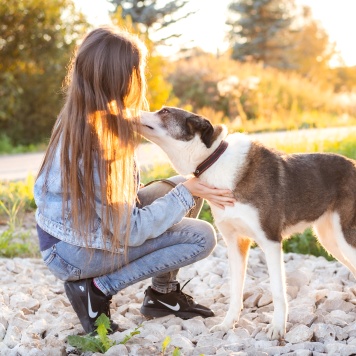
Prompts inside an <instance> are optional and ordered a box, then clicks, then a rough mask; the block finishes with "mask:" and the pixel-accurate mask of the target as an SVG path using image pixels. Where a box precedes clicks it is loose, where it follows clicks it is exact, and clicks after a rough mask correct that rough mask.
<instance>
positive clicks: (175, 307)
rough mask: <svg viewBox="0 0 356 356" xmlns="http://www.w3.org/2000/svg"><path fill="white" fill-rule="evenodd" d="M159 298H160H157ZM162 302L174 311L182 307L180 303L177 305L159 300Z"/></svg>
mask: <svg viewBox="0 0 356 356" xmlns="http://www.w3.org/2000/svg"><path fill="white" fill-rule="evenodd" d="M157 300H158V299H157ZM158 301H159V302H160V303H161V304H163V305H165V306H166V307H167V308H169V309H172V310H174V311H178V310H179V309H180V305H179V304H178V303H177V304H176V305H170V304H166V303H163V302H161V301H160V300H158Z"/></svg>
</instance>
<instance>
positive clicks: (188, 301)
mask: <svg viewBox="0 0 356 356" xmlns="http://www.w3.org/2000/svg"><path fill="white" fill-rule="evenodd" d="M190 281H191V279H188V281H187V282H185V283H184V284H183V286H182V288H180V284H179V283H178V285H177V293H178V295H180V296H181V297H184V299H185V300H186V301H187V303H188V304H189V305H191V304H194V300H193V297H192V296H190V295H189V294H186V293H184V292H182V290H183V288H184V287H185V286H186V285H187V284H188V283H189V282H190Z"/></svg>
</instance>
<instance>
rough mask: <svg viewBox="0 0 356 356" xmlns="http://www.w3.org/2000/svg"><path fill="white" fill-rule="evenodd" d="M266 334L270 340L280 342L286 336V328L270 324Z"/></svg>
mask: <svg viewBox="0 0 356 356" xmlns="http://www.w3.org/2000/svg"><path fill="white" fill-rule="evenodd" d="M266 334H267V337H268V339H269V340H278V339H280V338H282V337H283V336H284V334H285V330H284V326H278V325H273V324H270V325H268V326H267V328H266Z"/></svg>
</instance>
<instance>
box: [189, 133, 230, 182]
mask: <svg viewBox="0 0 356 356" xmlns="http://www.w3.org/2000/svg"><path fill="white" fill-rule="evenodd" d="M228 145H229V144H228V143H227V142H226V141H224V140H222V141H221V143H220V145H219V147H218V148H217V149H216V150H215V151H214V152H213V153H212V154H211V155H210V156H209V157H208V158H207V159H206V160H204V161H203V162H202V163H200V164H199V165H198V167H197V168H196V170H195V171H194V172H193V174H194V175H195V176H196V177H199V176H200V175H201V174H202V173H204V172H205V171H206V170H207V169H208V168H209V167H210V166H212V165H213V164H214V163H215V162H216V161H217V160H218V159H219V158H220V156H221V155H222V154H223V153H224V152H225V150H226V149H227V146H228Z"/></svg>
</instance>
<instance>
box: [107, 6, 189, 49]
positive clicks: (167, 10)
mask: <svg viewBox="0 0 356 356" xmlns="http://www.w3.org/2000/svg"><path fill="white" fill-rule="evenodd" d="M108 1H109V2H111V3H112V4H114V5H115V6H116V10H115V11H117V10H119V11H120V14H121V16H122V18H123V19H125V18H126V17H127V16H130V18H131V19H132V22H133V23H134V24H136V25H138V29H139V30H140V32H141V33H145V34H146V35H147V36H148V37H150V36H151V35H152V33H153V32H157V31H161V32H162V30H163V29H166V28H167V27H168V26H170V25H171V24H173V23H176V22H178V21H180V20H182V19H184V18H187V17H188V16H190V15H191V14H193V13H194V12H188V13H185V14H182V15H181V16H177V14H179V12H180V10H181V9H182V8H183V7H184V6H185V5H186V4H187V3H188V0H178V1H175V0H172V1H166V3H165V4H162V2H160V1H159V0H108ZM179 36H180V34H170V35H166V37H162V38H161V39H160V41H158V42H160V43H164V42H166V41H167V40H168V39H170V38H172V37H179Z"/></svg>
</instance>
